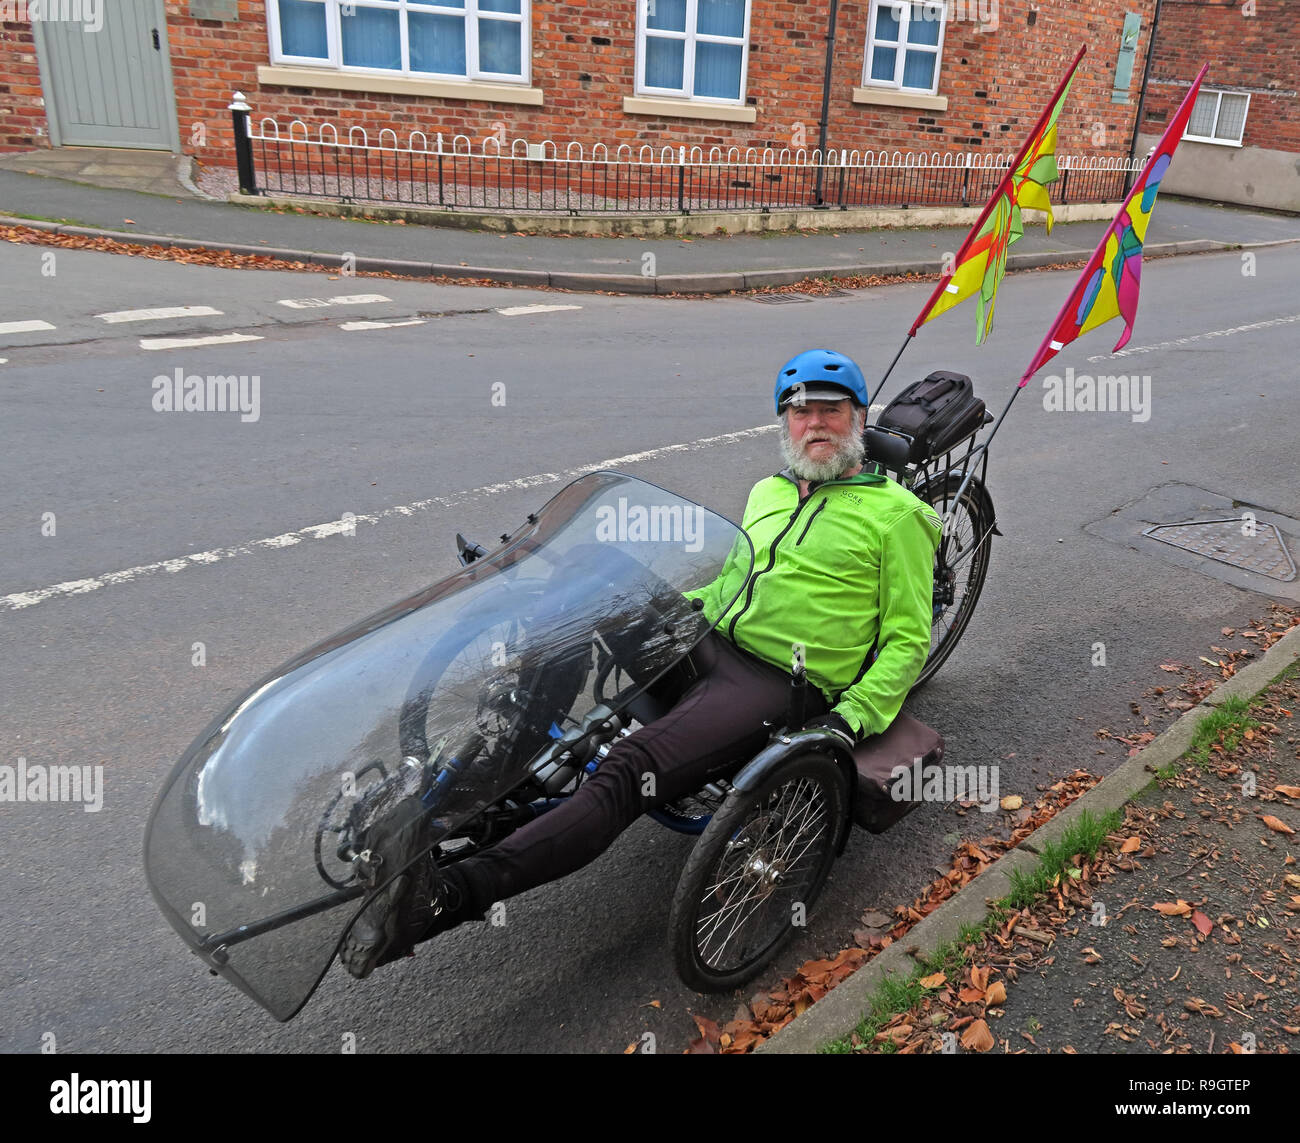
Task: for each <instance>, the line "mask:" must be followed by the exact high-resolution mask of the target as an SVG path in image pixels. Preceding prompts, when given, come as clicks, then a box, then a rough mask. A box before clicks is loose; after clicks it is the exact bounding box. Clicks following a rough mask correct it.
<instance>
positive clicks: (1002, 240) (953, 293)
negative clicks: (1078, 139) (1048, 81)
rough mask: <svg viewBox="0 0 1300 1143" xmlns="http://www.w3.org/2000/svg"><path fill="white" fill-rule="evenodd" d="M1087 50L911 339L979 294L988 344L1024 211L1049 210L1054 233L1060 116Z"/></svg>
mask: <svg viewBox="0 0 1300 1143" xmlns="http://www.w3.org/2000/svg"><path fill="white" fill-rule="evenodd" d="M1087 50H1088V48H1087V45H1084V46H1083V47H1081V48H1080V49H1079V53H1078V55H1076V56H1075V57H1074V63H1072V64H1071V65H1070V70H1069V71H1067V72H1066V73H1065V78H1064V79H1063V80H1061V82H1060V84H1059V86H1058V87H1057V89H1056V94H1055V95H1053V96H1052V100H1051V102H1050V103H1048V105H1047V106H1046V107H1045V108H1044V109H1043V113H1042V115H1040V116H1039V117H1038V122H1037V123H1036V124H1035V125H1034V130H1033V132H1032V133H1031V134H1030V136H1029V138H1028V139H1026V140H1025V143H1024V146H1022V147H1021V148H1020V153H1019V154H1018V155H1017V156H1016V157H1015V160H1014V161H1013V162H1012V164H1011V166H1010V167H1009V168H1008V169H1007V173H1006V175H1005V176H1003V179H1002V181H1001V182H1000V183H999V184H998V187H997V190H995V191H994V192H993V197H992V198H991V199H989V201H988V205H987V206H985V207H984V211H983V213H982V214H981V215H980V216H979V218H978V219H977V220H976V222H975V225H974V226H973V227H971V230H970V233H969V234H967V235H966V240H965V241H964V242H963V243H962V245H961V249H960V250H958V251H957V256H956V258H955V259H954V261H953V268H952V270H951V271H950V272H949V273H947V274H945V275H944V276H943V277H942V278H940V279H939V284H938V285H937V286H935V288H934V292H933V293H932V294H931V295H930V298H929V300H928V301H927V302H926V303H925V307H924V308H923V309H922V310H921V312H920V314H919V315H918V316H917V319H916V321H915V322H913V323H912V328H911V330H909V331H908V336H909V337H912V336H915V334H916V331H917V330H918V329H920V328H921V326H922V325H924V324H925V323H926V322H927V321H929V320H930V319H931V318H933V317H937V316H938V315H939V314H941V313H944V312H946V311H947V310H950V309H952V307H953V306H955V305H958V304H959V303H961V302H964V301H965V300H966V299H967V298H969V297H972V296H978V297H979V312H978V314H977V320H976V325H975V343H976V344H977V345H979V344H982V343H983V341H984V339H985V338H986V337H988V335H989V332H990V331H991V330H992V329H993V303H994V301H995V300H996V298H997V292H998V285H999V284H1000V283H1001V281H1002V276H1003V274H1005V273H1006V268H1007V249H1008V247H1009V246H1010V245H1011V244H1012V243H1013V242H1015V241H1016V240H1017V239H1019V238H1020V236H1021V235H1022V234H1024V232H1025V228H1024V223H1023V221H1022V220H1021V217H1020V211H1021V209H1022V208H1027V209H1029V210H1041V211H1044V212H1046V214H1047V231H1048V233H1049V234H1050V233H1051V230H1052V222H1053V219H1052V202H1051V199H1050V198H1048V195H1047V184H1048V183H1050V182H1052V181H1054V180H1055V179H1056V178H1057V175H1058V173H1059V172H1058V171H1057V168H1056V120H1057V118H1058V117H1059V116H1060V114H1061V108H1062V107H1063V106H1064V105H1065V99H1066V96H1067V95H1069V93H1070V83H1071V81H1072V80H1073V79H1074V73H1075V71H1077V70H1078V67H1079V62H1080V61H1081V60H1082V59H1083V56H1084V53H1085V52H1087Z"/></svg>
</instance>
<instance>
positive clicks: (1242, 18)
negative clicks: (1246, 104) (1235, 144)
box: [1142, 0, 1300, 151]
mask: <svg viewBox="0 0 1300 1143" xmlns="http://www.w3.org/2000/svg"><path fill="white" fill-rule="evenodd" d="M1247 11H1253V13H1254V14H1253V15H1247V14H1246V12H1247ZM1207 61H1208V62H1209V64H1210V70H1209V71H1208V72H1207V73H1206V75H1205V80H1204V81H1203V84H1202V86H1204V87H1217V88H1223V89H1232V90H1237V91H1249V92H1250V93H1251V96H1250V109H1249V111H1248V112H1247V115H1246V129H1245V133H1244V135H1243V137H1242V145H1243V146H1244V147H1263V148H1267V149H1273V150H1282V151H1300V96H1297V92H1296V88H1297V86H1300V4H1297V3H1296V2H1295V0H1255V3H1254V4H1245V3H1240V2H1231V3H1224V2H1223V0H1218V2H1207V0H1164V3H1163V5H1162V6H1161V10H1160V28H1159V31H1158V32H1157V38H1156V54H1155V59H1154V61H1153V63H1152V66H1151V83H1150V90H1149V93H1148V95H1147V105H1146V108H1145V109H1144V111H1143V123H1142V130H1143V131H1144V132H1150V133H1152V134H1156V135H1158V134H1159V133H1160V132H1162V131H1163V130H1164V129H1165V126H1166V124H1167V123H1168V122H1169V119H1170V117H1171V116H1172V115H1173V114H1174V112H1175V111H1177V109H1178V105H1179V103H1181V102H1182V100H1183V97H1184V96H1186V94H1187V87H1188V85H1189V84H1190V82H1191V81H1192V80H1193V79H1194V78H1195V77H1196V73H1197V72H1198V71H1200V69H1201V64H1203V63H1205V62H1207Z"/></svg>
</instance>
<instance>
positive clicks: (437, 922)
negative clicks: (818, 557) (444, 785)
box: [340, 797, 483, 980]
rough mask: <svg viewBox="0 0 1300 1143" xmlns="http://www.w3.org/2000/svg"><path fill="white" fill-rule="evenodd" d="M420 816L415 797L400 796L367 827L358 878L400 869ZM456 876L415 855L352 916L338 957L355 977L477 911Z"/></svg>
mask: <svg viewBox="0 0 1300 1143" xmlns="http://www.w3.org/2000/svg"><path fill="white" fill-rule="evenodd" d="M424 826H425V816H424V812H423V807H422V806H421V805H420V802H419V800H418V799H417V798H413V797H412V798H404V799H403V800H402V801H401V802H399V803H398V805H397V808H396V809H395V810H394V811H393V812H392V813H391V814H390V815H388V817H386V818H384V819H383V820H382V821H380V822H376V823H375V825H373V826H371V828H370V829H369V831H367V836H366V839H365V840H366V845H367V847H368V848H367V852H366V853H365V854H363V856H362V859H361V860H360V861H359V862H358V866H359V868H360V870H361V877H362V881H363V882H366V881H367V880H369V883H370V884H372V885H373V884H378V883H379V882H380V881H382V880H383V878H384V877H385V876H386V875H387V874H386V871H389V870H393V869H400V868H402V866H403V865H405V864H406V863H407V862H408V861H410V860H411V855H412V854H414V853H418V852H419V851H420V849H421V848H423V838H424V836H425V830H424ZM460 882H461V879H460V878H459V877H458V876H455V875H453V876H452V877H448V878H444V877H443V876H442V874H441V873H440V872H439V871H438V867H437V865H436V863H435V862H434V859H433V854H432V853H426V854H424V855H422V856H421V857H420V859H419V860H418V861H416V862H415V864H414V865H412V866H411V868H410V869H408V870H407V871H406V872H405V873H404V874H402V876H400V877H398V878H396V879H395V880H394V881H393V883H392V884H391V885H389V886H388V888H387V889H385V890H384V891H383V892H382V893H380V894H378V895H377V896H376V897H375V899H374V900H373V901H372V902H371V903H370V905H369V906H368V907H367V908H366V910H365V912H363V913H362V914H361V916H360V917H358V918H357V920H356V923H355V924H354V925H353V926H352V928H351V930H350V931H349V933H348V935H347V939H346V940H345V941H344V942H343V950H342V952H341V953H340V959H341V960H342V961H343V966H344V968H346V969H347V970H348V972H350V973H351V974H352V975H353V976H355V977H356V978H357V979H358V980H364V979H365V978H366V977H367V976H369V975H370V974H371V973H372V972H373V971H374V970H375V969H376V968H379V967H380V966H382V965H385V964H389V963H390V962H392V961H395V960H398V959H400V958H401V957H404V956H407V955H408V954H410V953H412V951H413V950H414V948H415V946H416V944H418V943H419V942H420V941H423V940H427V939H428V938H429V937H432V936H436V935H437V934H438V933H442V932H446V931H447V930H448V929H453V928H455V927H456V926H457V925H459V924H460V923H461V922H462V921H467V920H470V919H471V918H477V919H479V920H482V918H483V913H482V912H477V913H476V912H475V911H474V910H473V909H472V908H471V907H470V902H469V900H468V896H467V894H466V893H465V891H464V889H463V888H462V885H461V884H460Z"/></svg>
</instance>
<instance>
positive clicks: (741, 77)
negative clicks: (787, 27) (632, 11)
mask: <svg viewBox="0 0 1300 1143" xmlns="http://www.w3.org/2000/svg"><path fill="white" fill-rule="evenodd" d="M749 7H750V0H637V16H636V90H637V94H639V95H664V96H672V97H675V98H678V99H698V100H701V101H704V102H708V103H734V104H740V105H743V104H744V102H745V74H746V70H747V68H748V66H749Z"/></svg>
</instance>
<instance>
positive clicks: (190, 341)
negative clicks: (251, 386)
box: [140, 333, 263, 349]
mask: <svg viewBox="0 0 1300 1143" xmlns="http://www.w3.org/2000/svg"><path fill="white" fill-rule="evenodd" d="M262 340H263V339H262V338H261V337H259V336H258V335H257V334H255V333H217V334H213V335H212V336H210V337H142V338H141V339H140V348H141V349H189V348H191V347H192V346H196V345H233V344H234V343H235V342H237V341H262Z"/></svg>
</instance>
